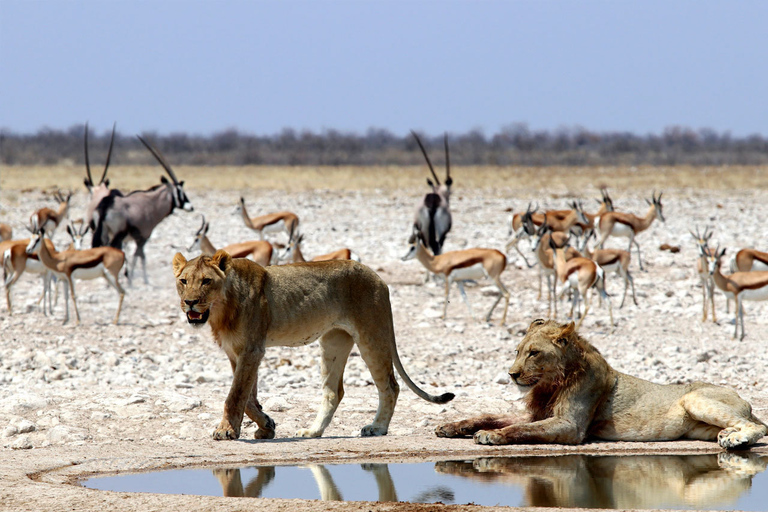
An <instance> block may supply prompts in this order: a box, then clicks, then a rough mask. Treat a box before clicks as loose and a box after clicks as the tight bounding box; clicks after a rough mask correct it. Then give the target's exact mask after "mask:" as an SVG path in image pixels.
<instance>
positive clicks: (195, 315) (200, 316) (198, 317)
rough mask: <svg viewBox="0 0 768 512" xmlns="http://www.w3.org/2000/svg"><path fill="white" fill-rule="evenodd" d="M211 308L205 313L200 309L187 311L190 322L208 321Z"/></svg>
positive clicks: (201, 322) (202, 322) (200, 322)
mask: <svg viewBox="0 0 768 512" xmlns="http://www.w3.org/2000/svg"><path fill="white" fill-rule="evenodd" d="M209 311H210V310H206V311H205V312H204V313H200V312H198V311H193V310H191V309H190V310H189V311H187V322H189V323H190V324H204V323H205V322H207V321H208V313H209Z"/></svg>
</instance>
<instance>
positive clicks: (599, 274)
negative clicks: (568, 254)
mask: <svg viewBox="0 0 768 512" xmlns="http://www.w3.org/2000/svg"><path fill="white" fill-rule="evenodd" d="M549 246H550V247H551V248H552V250H553V251H555V271H556V272H557V279H558V280H559V281H560V282H561V283H562V284H563V288H562V289H561V290H560V294H559V295H558V297H557V298H558V299H559V298H561V297H562V296H563V295H564V294H565V292H567V291H568V290H569V289H570V290H571V291H572V292H573V295H572V300H571V312H570V317H571V318H575V317H574V311H575V313H576V314H577V315H578V314H579V302H580V301H581V298H582V297H583V298H584V299H583V300H584V313H583V314H582V315H581V316H580V318H579V321H578V323H577V324H576V329H578V328H579V327H581V324H582V323H583V322H584V319H585V318H586V317H587V313H588V312H589V306H590V302H591V301H590V298H589V292H590V289H591V288H592V287H595V288H597V291H598V293H600V296H601V297H602V298H603V299H605V301H606V302H608V313H609V315H610V320H611V332H613V306H612V305H611V298H610V297H609V296H608V294H607V293H606V292H605V271H604V270H603V269H602V268H601V267H600V265H598V264H597V263H595V262H594V261H592V260H591V259H589V258H584V257H578V258H571V259H570V260H568V261H566V258H565V246H564V245H557V244H555V242H554V240H552V239H550V240H549Z"/></svg>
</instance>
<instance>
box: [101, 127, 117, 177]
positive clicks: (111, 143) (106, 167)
mask: <svg viewBox="0 0 768 512" xmlns="http://www.w3.org/2000/svg"><path fill="white" fill-rule="evenodd" d="M115 128H117V123H115V124H113V125H112V138H110V139H109V151H108V152H107V163H106V164H105V165H104V173H103V174H102V175H101V179H100V180H99V185H101V184H102V183H104V181H105V180H106V179H107V169H109V161H110V160H111V159H112V148H113V147H114V145H115Z"/></svg>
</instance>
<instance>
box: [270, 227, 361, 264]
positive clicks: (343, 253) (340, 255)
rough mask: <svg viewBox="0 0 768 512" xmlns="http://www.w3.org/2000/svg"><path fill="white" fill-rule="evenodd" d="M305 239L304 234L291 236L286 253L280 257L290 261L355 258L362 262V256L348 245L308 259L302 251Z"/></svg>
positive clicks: (302, 261)
mask: <svg viewBox="0 0 768 512" xmlns="http://www.w3.org/2000/svg"><path fill="white" fill-rule="evenodd" d="M303 241H304V235H303V234H301V235H299V236H291V238H290V240H289V241H288V246H287V247H286V248H285V254H284V255H283V256H282V257H281V258H280V259H281V260H288V262H289V263H304V262H305V261H330V260H354V261H357V262H358V263H359V262H360V256H359V255H358V254H357V253H356V252H354V251H353V250H352V249H349V248H347V247H345V248H343V249H338V250H336V251H333V252H329V253H328V254H322V255H320V256H315V257H314V258H312V259H311V260H307V259H306V258H305V257H304V254H302V252H301V243H302V242H303Z"/></svg>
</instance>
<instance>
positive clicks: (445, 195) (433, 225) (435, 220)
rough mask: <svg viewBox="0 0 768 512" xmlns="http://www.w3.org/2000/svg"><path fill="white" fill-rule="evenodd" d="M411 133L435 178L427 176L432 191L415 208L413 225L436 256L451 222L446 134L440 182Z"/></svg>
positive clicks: (450, 183) (423, 150) (419, 140)
mask: <svg viewBox="0 0 768 512" xmlns="http://www.w3.org/2000/svg"><path fill="white" fill-rule="evenodd" d="M411 133H412V134H413V137H414V138H415V139H416V142H417V143H418V145H419V148H420V149H421V153H422V154H423V155H424V159H425V160H426V161H427V166H428V167H429V171H430V172H431V173H432V177H433V178H434V179H435V181H434V182H433V181H432V180H431V179H429V178H427V184H428V185H429V186H430V187H431V188H432V192H430V193H428V194H426V195H425V196H424V199H423V200H422V201H421V203H419V205H418V207H417V208H416V215H415V217H414V220H413V225H414V227H415V228H416V229H418V230H419V232H420V233H421V235H422V238H423V239H424V240H426V241H427V246H428V247H429V248H430V250H431V251H432V254H434V255H436V256H438V255H440V253H442V252H443V244H444V243H445V237H446V236H447V235H448V232H449V231H450V230H451V225H452V222H453V221H452V217H451V210H450V200H451V186H452V185H453V178H451V163H450V157H449V154H448V136H447V135H445V136H444V137H443V142H444V145H445V183H444V184H441V183H440V179H439V178H438V177H437V174H435V169H434V167H432V161H431V160H430V159H429V155H428V154H427V150H426V149H424V145H423V144H422V143H421V139H419V136H418V135H417V134H416V132H414V131H411Z"/></svg>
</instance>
